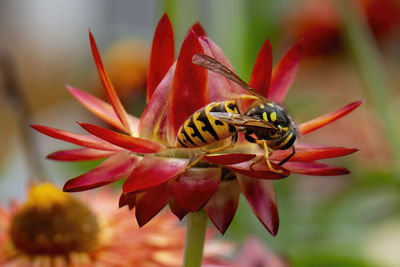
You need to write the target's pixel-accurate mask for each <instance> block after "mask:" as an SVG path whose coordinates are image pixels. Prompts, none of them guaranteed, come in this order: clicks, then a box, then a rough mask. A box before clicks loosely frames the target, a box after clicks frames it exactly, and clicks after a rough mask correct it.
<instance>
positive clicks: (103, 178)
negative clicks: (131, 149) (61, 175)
mask: <svg viewBox="0 0 400 267" xmlns="http://www.w3.org/2000/svg"><path fill="white" fill-rule="evenodd" d="M138 161H139V158H138V157H136V156H133V155H131V154H129V153H128V152H120V153H118V154H116V155H114V156H112V157H110V158H109V159H107V160H105V161H104V162H102V163H101V164H100V165H99V166H97V167H96V168H94V169H92V170H90V171H89V172H87V173H85V174H82V175H80V176H78V177H75V178H73V179H70V180H68V181H67V182H66V183H65V185H64V191H68V192H77V191H83V190H88V189H92V188H96V187H100V186H103V185H106V184H109V183H112V182H115V181H118V180H120V179H122V178H124V177H126V176H128V175H129V173H130V172H131V171H132V169H133V167H134V166H135V165H136V164H137V162H138Z"/></svg>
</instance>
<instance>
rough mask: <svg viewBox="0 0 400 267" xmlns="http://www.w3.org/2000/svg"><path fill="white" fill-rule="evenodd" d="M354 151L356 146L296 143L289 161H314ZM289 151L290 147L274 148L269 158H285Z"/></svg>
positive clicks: (277, 159) (276, 159)
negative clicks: (284, 148)
mask: <svg viewBox="0 0 400 267" xmlns="http://www.w3.org/2000/svg"><path fill="white" fill-rule="evenodd" d="M356 151H358V149H356V148H344V147H324V146H304V145H296V153H295V154H294V156H292V157H291V158H290V161H314V160H319V159H329V158H335V157H341V156H345V155H348V154H351V153H354V152H356ZM291 153H292V150H291V149H286V150H276V151H274V153H272V155H271V157H270V159H271V160H275V161H281V160H284V159H285V158H287V157H288V156H289V155H290V154H291Z"/></svg>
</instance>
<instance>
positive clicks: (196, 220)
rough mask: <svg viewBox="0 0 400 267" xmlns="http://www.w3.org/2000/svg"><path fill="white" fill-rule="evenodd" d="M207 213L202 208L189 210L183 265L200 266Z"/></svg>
mask: <svg viewBox="0 0 400 267" xmlns="http://www.w3.org/2000/svg"><path fill="white" fill-rule="evenodd" d="M206 227H207V215H206V213H205V212H204V211H203V210H200V211H198V212H190V213H189V214H188V216H187V221H186V240H185V251H184V256H183V265H182V266H184V267H200V266H201V261H202V259H203V247H204V240H205V235H206Z"/></svg>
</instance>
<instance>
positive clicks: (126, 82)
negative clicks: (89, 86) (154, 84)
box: [96, 38, 151, 103]
mask: <svg viewBox="0 0 400 267" xmlns="http://www.w3.org/2000/svg"><path fill="white" fill-rule="evenodd" d="M150 48H151V45H150V43H148V41H146V40H143V39H139V38H123V39H121V40H118V41H116V42H115V43H113V44H112V45H111V46H110V47H108V48H107V49H106V51H105V55H104V61H105V62H106V63H107V65H109V66H110V68H109V69H108V75H109V76H110V79H111V80H112V81H113V84H114V87H115V89H116V90H117V93H118V96H119V97H120V98H121V100H122V101H123V103H131V102H132V100H133V99H135V96H139V97H140V96H141V93H143V95H144V94H145V93H146V83H147V73H148V69H149V58H150ZM96 78H97V77H96ZM99 89H100V88H99ZM101 93H102V94H103V93H104V91H103V88H101Z"/></svg>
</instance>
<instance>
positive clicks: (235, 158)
mask: <svg viewBox="0 0 400 267" xmlns="http://www.w3.org/2000/svg"><path fill="white" fill-rule="evenodd" d="M255 157H256V155H255V154H242V153H232V154H220V155H209V156H205V157H204V160H206V161H207V162H209V163H213V164H217V165H231V164H237V163H242V162H245V161H249V160H252V159H254V158H255Z"/></svg>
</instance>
